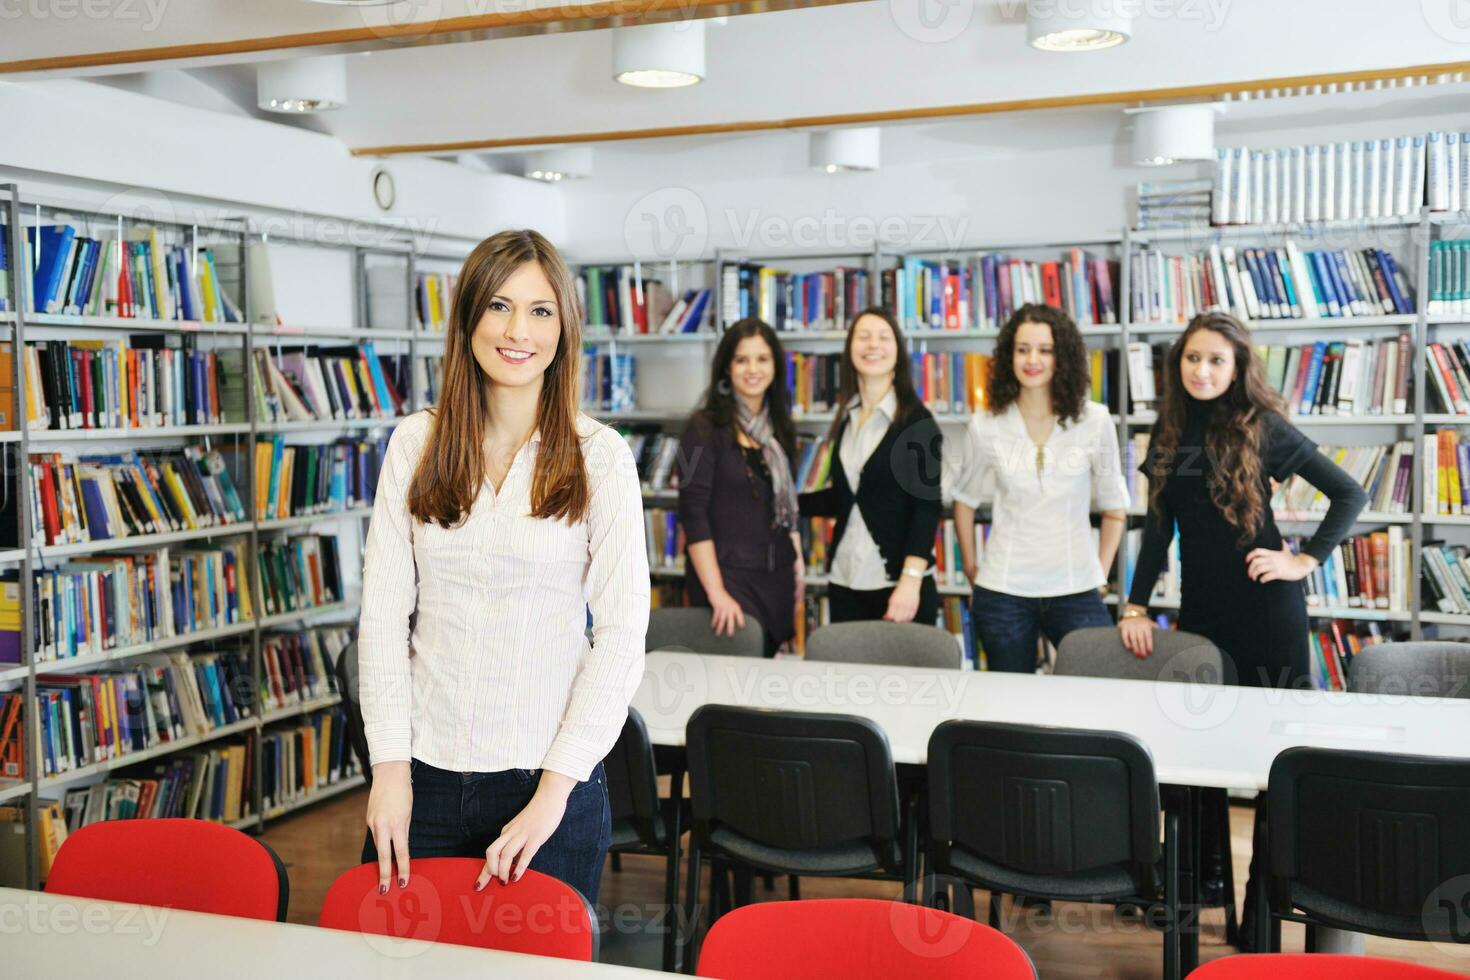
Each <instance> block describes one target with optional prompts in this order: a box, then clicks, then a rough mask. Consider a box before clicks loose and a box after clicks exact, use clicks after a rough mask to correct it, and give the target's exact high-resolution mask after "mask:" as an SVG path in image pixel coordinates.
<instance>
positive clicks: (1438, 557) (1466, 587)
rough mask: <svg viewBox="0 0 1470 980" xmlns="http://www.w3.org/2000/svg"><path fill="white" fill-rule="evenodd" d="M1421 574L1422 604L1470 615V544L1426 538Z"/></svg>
mask: <svg viewBox="0 0 1470 980" xmlns="http://www.w3.org/2000/svg"><path fill="white" fill-rule="evenodd" d="M1420 574H1421V578H1422V592H1421V593H1420V594H1421V595H1422V597H1423V599H1422V602H1423V608H1425V609H1437V610H1439V611H1440V612H1442V613H1454V614H1456V615H1460V616H1470V548H1466V547H1465V546H1464V545H1462V544H1455V545H1451V544H1446V543H1445V542H1443V541H1425V542H1424V553H1423V555H1422V561H1421V569H1420Z"/></svg>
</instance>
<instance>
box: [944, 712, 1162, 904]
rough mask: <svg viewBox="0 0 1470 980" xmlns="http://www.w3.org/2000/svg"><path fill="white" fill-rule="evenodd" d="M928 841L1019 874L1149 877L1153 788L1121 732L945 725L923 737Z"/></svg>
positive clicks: (1149, 765)
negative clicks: (1126, 870) (1107, 870)
mask: <svg viewBox="0 0 1470 980" xmlns="http://www.w3.org/2000/svg"><path fill="white" fill-rule="evenodd" d="M927 768H928V772H929V824H930V833H931V835H932V837H933V839H934V840H935V841H937V842H940V843H941V844H942V845H943V844H950V843H952V844H958V845H960V846H962V847H964V848H966V849H967V850H969V851H971V852H973V853H974V854H976V855H978V856H979V857H981V858H983V859H984V860H986V861H988V862H990V863H992V864H995V865H999V866H1001V867H1004V868H1007V869H1009V870H1011V871H1017V872H1021V873H1024V874H1034V875H1071V874H1080V873H1082V872H1085V871H1089V870H1092V869H1096V868H1103V867H1107V866H1113V865H1129V866H1132V867H1133V868H1134V869H1135V871H1136V872H1138V873H1145V872H1149V873H1151V871H1152V868H1153V867H1154V864H1155V862H1156V861H1157V859H1158V857H1159V854H1160V846H1159V787H1158V783H1157V781H1156V780H1155V778H1154V765H1153V758H1152V757H1151V756H1150V755H1149V752H1148V749H1147V748H1146V747H1145V746H1144V745H1143V743H1142V742H1140V741H1138V739H1136V738H1134V737H1133V736H1132V735H1126V734H1123V733H1121V732H1094V731H1083V730H1080V729H1070V728H1044V727H1040V726H1032V725H1010V724H1000V723H996V722H980V721H948V722H945V723H944V724H942V725H940V726H939V727H938V728H936V729H935V730H934V734H933V735H931V736H930V737H929V764H928V767H927Z"/></svg>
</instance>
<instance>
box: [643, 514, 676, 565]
mask: <svg viewBox="0 0 1470 980" xmlns="http://www.w3.org/2000/svg"><path fill="white" fill-rule="evenodd" d="M643 541H644V544H645V545H647V547H648V567H649V568H652V569H655V570H658V569H663V570H665V571H668V570H674V569H683V567H684V529H683V528H682V527H680V526H679V512H678V511H677V510H665V509H664V508H662V507H646V508H644V510H643Z"/></svg>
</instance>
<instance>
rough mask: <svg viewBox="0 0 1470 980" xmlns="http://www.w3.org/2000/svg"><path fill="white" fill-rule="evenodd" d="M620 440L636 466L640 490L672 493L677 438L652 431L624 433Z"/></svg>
mask: <svg viewBox="0 0 1470 980" xmlns="http://www.w3.org/2000/svg"><path fill="white" fill-rule="evenodd" d="M623 438H624V439H625V440H626V441H627V443H628V448H629V449H630V450H632V452H633V459H634V460H635V461H636V462H637V464H638V480H639V482H640V483H642V485H643V489H645V490H650V491H658V490H671V489H674V487H675V485H676V484H677V483H678V473H676V472H675V470H674V464H675V462H677V460H678V457H679V436H678V435H677V434H675V433H671V432H662V431H660V430H657V429H653V428H645V427H639V428H635V429H625V430H623Z"/></svg>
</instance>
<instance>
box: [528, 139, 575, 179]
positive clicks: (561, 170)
mask: <svg viewBox="0 0 1470 980" xmlns="http://www.w3.org/2000/svg"><path fill="white" fill-rule="evenodd" d="M523 173H524V174H525V175H526V176H527V177H529V178H531V179H532V180H544V181H546V182H547V183H553V184H554V183H556V182H557V181H562V180H581V179H583V178H585V177H591V176H592V147H590V146H563V147H559V148H557V149H555V150H541V151H540V152H537V153H533V154H531V155H530V156H529V157H527V158H526V167H525V170H524V171H523Z"/></svg>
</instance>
